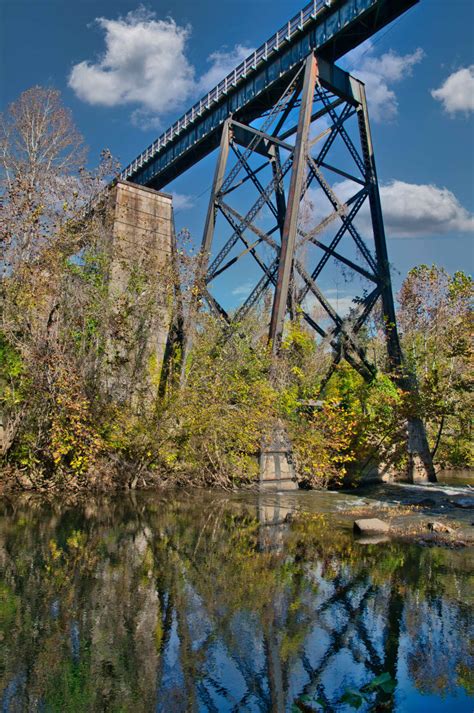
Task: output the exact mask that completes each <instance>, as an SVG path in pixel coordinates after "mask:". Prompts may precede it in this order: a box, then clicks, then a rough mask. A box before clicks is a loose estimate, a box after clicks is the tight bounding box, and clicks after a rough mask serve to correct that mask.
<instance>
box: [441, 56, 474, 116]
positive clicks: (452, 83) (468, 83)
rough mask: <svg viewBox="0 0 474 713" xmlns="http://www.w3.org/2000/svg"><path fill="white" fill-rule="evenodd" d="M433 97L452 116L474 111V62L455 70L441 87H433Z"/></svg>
mask: <svg viewBox="0 0 474 713" xmlns="http://www.w3.org/2000/svg"><path fill="white" fill-rule="evenodd" d="M431 96H432V97H433V99H436V100H437V101H439V102H441V103H442V105H443V109H444V111H445V112H447V113H448V114H449V115H450V116H452V117H453V116H454V115H455V114H458V113H459V114H469V113H470V112H473V111H474V64H471V66H470V67H463V68H462V69H458V71H457V72H453V74H450V75H449V77H448V78H447V79H446V80H445V82H444V83H443V84H442V85H441V86H440V87H439V89H432V91H431Z"/></svg>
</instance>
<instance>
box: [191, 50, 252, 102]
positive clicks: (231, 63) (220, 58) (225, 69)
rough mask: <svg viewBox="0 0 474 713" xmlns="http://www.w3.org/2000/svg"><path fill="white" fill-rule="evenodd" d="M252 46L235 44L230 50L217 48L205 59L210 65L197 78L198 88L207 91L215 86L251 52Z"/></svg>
mask: <svg viewBox="0 0 474 713" xmlns="http://www.w3.org/2000/svg"><path fill="white" fill-rule="evenodd" d="M253 51H254V48H253V47H245V45H235V47H234V48H233V49H231V50H228V51H225V50H219V51H217V52H213V53H212V54H210V55H209V57H208V59H207V61H208V62H209V63H210V65H211V66H210V67H209V69H208V70H207V72H206V73H205V74H203V76H202V77H201V79H200V80H199V89H200V91H201V92H203V93H204V92H208V91H209V90H210V89H212V88H213V87H215V86H216V85H217V84H219V82H220V81H221V80H222V79H224V77H225V76H227V75H228V74H230V72H231V71H232V70H233V69H234V68H235V67H237V66H238V65H239V64H240V63H241V62H243V60H244V59H245V58H246V57H248V56H249V55H251V54H252V52H253Z"/></svg>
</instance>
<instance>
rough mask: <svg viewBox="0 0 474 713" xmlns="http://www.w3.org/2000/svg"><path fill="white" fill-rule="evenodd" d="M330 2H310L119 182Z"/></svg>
mask: <svg viewBox="0 0 474 713" xmlns="http://www.w3.org/2000/svg"><path fill="white" fill-rule="evenodd" d="M331 2H332V0H312V2H310V3H309V4H308V5H306V6H305V7H304V8H303V9H302V10H300V12H299V13H298V14H297V15H295V16H294V17H293V18H292V19H291V20H288V22H287V23H286V24H285V25H284V26H283V27H282V28H281V29H280V30H278V32H276V33H275V34H274V35H273V36H272V37H270V39H269V40H267V41H266V42H265V43H264V44H263V45H261V46H260V47H259V48H258V49H256V50H255V51H254V52H253V53H252V54H251V55H249V56H248V57H246V58H245V59H244V61H243V62H241V64H239V65H238V67H236V68H235V69H233V70H232V72H230V74H228V75H227V76H226V77H224V79H223V80H222V81H221V82H219V84H218V85H217V86H216V87H214V89H211V91H209V92H208V93H207V94H206V95H205V96H204V97H203V98H202V99H200V100H199V101H198V102H196V104H194V106H192V107H191V109H190V110H189V111H187V112H186V114H184V115H183V116H182V117H180V118H179V119H178V120H177V121H176V122H175V123H174V124H173V125H172V126H171V127H170V128H169V129H167V130H166V131H165V133H164V134H162V135H161V136H160V137H159V138H157V139H156V140H155V141H154V142H153V143H152V144H150V146H148V148H146V149H145V151H143V152H142V153H141V154H140V155H139V156H138V157H137V158H136V159H135V160H134V161H133V162H132V163H131V164H130V165H129V166H127V168H125V169H124V170H123V171H122V173H121V174H120V178H121V179H122V180H126V179H127V178H129V177H130V176H132V175H133V174H134V173H135V171H137V170H138V169H139V168H141V167H142V166H143V165H144V164H146V163H147V162H148V161H149V160H150V159H151V158H153V156H155V155H156V154H157V153H158V151H160V150H161V149H162V148H163V147H164V146H166V145H167V144H168V143H169V142H170V141H172V139H174V137H175V136H177V135H178V134H179V133H180V132H181V131H183V130H184V129H186V128H187V127H188V125H189V124H192V123H193V122H194V121H195V120H196V119H197V118H199V117H200V116H201V115H202V113H203V112H204V111H205V110H206V109H209V107H210V106H211V104H213V103H214V102H218V101H219V100H220V99H221V97H222V96H225V95H226V94H227V93H228V92H229V91H230V90H232V89H233V88H234V87H236V86H237V85H238V83H239V82H240V80H245V79H246V78H247V77H248V76H249V74H250V73H252V72H254V71H256V70H257V69H258V68H259V67H260V66H262V65H263V64H264V63H265V62H266V61H267V59H268V58H269V57H270V56H271V54H272V53H274V52H278V51H279V49H280V48H281V47H282V46H283V45H284V44H285V42H290V40H291V39H292V38H293V37H294V36H295V35H296V34H298V33H299V32H302V31H303V29H305V27H306V26H307V25H308V24H309V23H310V22H312V21H313V20H314V19H315V17H316V15H317V14H318V13H319V12H321V10H323V9H324V8H326V7H330V5H331Z"/></svg>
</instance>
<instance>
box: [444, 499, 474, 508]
mask: <svg viewBox="0 0 474 713" xmlns="http://www.w3.org/2000/svg"><path fill="white" fill-rule="evenodd" d="M449 502H450V503H451V505H454V507H457V508H465V509H466V510H472V509H474V498H456V499H455V500H450V501H449Z"/></svg>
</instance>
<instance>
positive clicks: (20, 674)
mask: <svg viewBox="0 0 474 713" xmlns="http://www.w3.org/2000/svg"><path fill="white" fill-rule="evenodd" d="M357 501H358V498H357V496H350V495H344V494H342V493H304V492H299V493H296V494H291V495H290V494H289V495H286V496H285V495H280V496H277V495H271V494H267V495H261V496H258V495H254V494H239V495H224V494H215V493H206V492H204V493H198V494H195V495H190V494H185V493H178V494H171V493H167V494H151V493H142V494H137V495H132V496H128V495H120V496H117V497H114V498H109V499H103V500H94V501H92V500H89V501H87V502H84V503H80V502H79V503H77V502H76V503H73V504H70V505H64V504H63V505H59V504H55V503H52V504H51V503H47V502H44V501H42V500H40V499H35V498H30V499H27V500H14V501H8V500H4V501H2V503H1V504H0V701H1V705H2V711H3V712H5V713H6V712H10V711H22V712H23V711H44V712H49V711H60V712H61V713H63V712H67V713H70V712H76V711H81V712H82V711H84V713H86V712H87V713H90V712H94V711H113V712H117V713H118V712H122V711H124V712H125V711H131V712H133V713H140V712H142V711H143V712H147V713H148V712H151V711H160V712H163V713H181V711H182V712H183V713H184V712H188V711H211V712H214V711H219V712H220V711H278V712H279V711H291V712H296V713H297V712H298V711H300V710H303V711H311V710H315V711H319V710H326V711H352V710H355V708H354V707H353V706H354V705H355V703H356V702H359V703H360V702H361V701H362V706H361V708H359V710H371V711H400V712H403V713H410V712H412V711H413V712H415V711H416V712H417V713H420V712H422V711H429V713H437V712H438V711H456V713H464V712H466V713H472V711H473V710H474V701H473V698H472V696H473V693H474V677H473V665H472V664H473V660H472V653H473V652H472V648H471V649H470V644H471V645H472V634H473V620H472V603H473V602H472V594H473V587H472V583H473V581H472V563H473V549H472V548H470V547H467V548H463V549H459V550H450V549H444V548H441V547H426V546H421V545H418V544H406V543H397V542H396V541H392V542H380V543H378V544H377V543H375V544H363V543H361V542H359V541H357V540H355V539H354V537H353V535H352V532H351V527H350V525H351V520H350V518H348V517H345V516H344V510H345V509H346V508H347V507H351V506H353V504H354V503H356V502H357ZM295 512H296V513H297V515H296V516H295ZM298 513H299V514H298ZM352 519H353V518H352ZM381 675H382V679H380V678H377V677H380V676H381ZM374 679H375V683H376V682H377V680H379V681H380V680H381V681H382V682H383V681H385V684H383V685H382V684H379V685H375V684H373V686H372V689H371V690H367V689H365V690H364V689H363V687H364V686H366V685H367V684H370V682H373V681H374ZM361 688H362V689H363V690H362V691H361ZM392 689H393V690H392ZM362 693H364V695H365V698H362V699H361V698H360V696H361V694H362ZM351 696H352V698H351ZM341 699H345V701H344V700H341ZM351 701H352V703H351Z"/></svg>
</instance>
